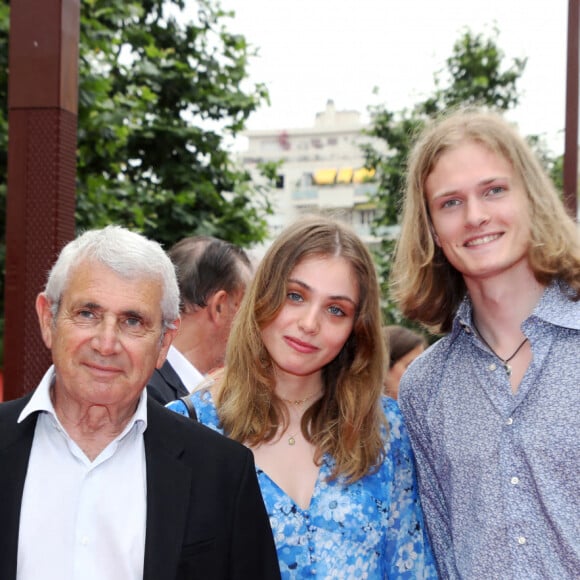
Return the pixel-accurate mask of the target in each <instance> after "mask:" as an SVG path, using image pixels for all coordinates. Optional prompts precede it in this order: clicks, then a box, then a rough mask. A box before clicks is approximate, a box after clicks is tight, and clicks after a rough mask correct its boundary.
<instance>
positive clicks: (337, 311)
mask: <svg viewBox="0 0 580 580" xmlns="http://www.w3.org/2000/svg"><path fill="white" fill-rule="evenodd" d="M328 311H329V312H330V313H331V314H333V315H334V316H346V314H345V312H344V310H343V309H342V308H339V307H338V306H330V307H329V308H328Z"/></svg>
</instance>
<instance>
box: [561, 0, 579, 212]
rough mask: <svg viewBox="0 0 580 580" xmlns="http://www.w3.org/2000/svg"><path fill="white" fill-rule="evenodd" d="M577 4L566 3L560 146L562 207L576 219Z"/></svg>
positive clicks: (576, 1)
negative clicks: (562, 139) (563, 119)
mask: <svg viewBox="0 0 580 580" xmlns="http://www.w3.org/2000/svg"><path fill="white" fill-rule="evenodd" d="M578 4H579V0H569V2H568V56H567V60H566V63H567V64H566V137H565V146H564V204H565V206H566V209H567V210H568V212H569V213H570V215H571V216H572V217H573V218H574V219H575V220H577V219H578V81H579V79H578V28H579V27H580V11H579V8H578Z"/></svg>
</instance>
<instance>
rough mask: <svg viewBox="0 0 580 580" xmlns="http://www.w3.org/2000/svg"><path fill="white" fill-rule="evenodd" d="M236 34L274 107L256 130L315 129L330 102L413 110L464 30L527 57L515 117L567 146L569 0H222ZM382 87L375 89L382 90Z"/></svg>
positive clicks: (255, 121) (260, 116)
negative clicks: (249, 49) (250, 52)
mask: <svg viewBox="0 0 580 580" xmlns="http://www.w3.org/2000/svg"><path fill="white" fill-rule="evenodd" d="M221 4H222V7H223V8H224V9H227V10H233V11H235V17H234V18H233V19H226V20H225V22H224V23H225V24H226V27H227V29H228V31H230V32H236V33H240V34H243V35H244V36H245V37H246V40H247V41H248V42H249V43H250V44H251V45H252V46H253V47H255V48H257V49H258V51H259V56H257V57H256V58H253V59H252V61H251V64H250V67H249V72H250V80H251V81H252V82H254V83H256V82H262V83H264V84H266V86H267V87H268V89H269V92H270V100H271V105H270V106H267V105H263V106H262V108H261V109H260V110H259V111H257V112H256V113H254V114H253V115H252V116H251V117H250V119H249V122H248V123H247V128H248V129H250V130H261V129H281V130H283V129H292V128H307V127H311V126H312V125H313V124H314V118H315V115H316V113H318V112H321V111H323V110H324V109H325V107H326V103H327V101H328V100H330V99H332V100H333V101H334V104H335V106H336V109H337V110H356V111H359V112H360V113H361V115H362V119H363V121H366V120H368V115H367V111H368V107H369V106H370V105H377V104H383V105H385V106H386V108H387V109H388V110H391V111H399V110H402V109H403V108H405V107H410V106H412V105H413V104H414V103H416V102H418V101H419V100H420V99H421V98H422V97H424V96H427V95H430V94H431V93H432V92H433V90H434V88H435V84H434V73H435V72H436V71H438V70H441V69H444V68H445V61H446V59H447V58H448V57H449V56H450V55H451V54H452V49H453V44H454V43H455V41H456V40H457V39H458V38H459V37H460V35H461V33H462V32H463V31H465V30H467V29H468V30H470V31H471V32H472V33H474V34H478V33H484V34H485V35H486V36H489V35H491V34H492V32H493V30H494V28H497V29H498V31H499V34H498V36H497V40H496V42H497V45H498V46H499V47H500V48H501V49H502V50H503V52H504V54H505V59H504V61H505V62H506V63H509V62H511V60H512V59H514V58H527V59H528V62H527V66H526V69H525V71H524V73H523V75H522V77H521V80H520V82H519V85H518V86H519V92H520V95H521V101H520V104H519V105H518V108H517V110H515V111H513V112H512V113H510V114H509V115H508V116H509V118H510V119H511V120H513V121H515V122H517V123H518V125H519V127H520V130H521V131H522V133H524V134H526V135H530V134H535V135H542V136H543V137H544V138H545V140H546V143H547V144H548V146H549V148H550V149H551V150H552V151H553V152H554V153H556V154H560V153H562V152H563V149H564V124H565V104H566V53H567V29H568V25H567V18H568V1H567V0H550V1H549V2H548V1H546V0H525V1H518V0H485V1H482V0H221ZM375 88H376V89H377V92H376V93H375V92H374V89H375Z"/></svg>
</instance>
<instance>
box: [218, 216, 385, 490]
mask: <svg viewBox="0 0 580 580" xmlns="http://www.w3.org/2000/svg"><path fill="white" fill-rule="evenodd" d="M324 256H341V257H343V258H345V259H346V260H347V261H348V262H349V263H350V264H351V266H352V269H353V272H354V274H355V276H356V279H357V281H358V287H359V294H360V296H359V303H358V307H357V311H356V314H355V320H354V326H353V330H352V332H351V334H350V336H349V337H348V339H347V340H346V343H345V344H344V346H343V348H342V350H341V351H340V352H339V354H338V355H337V356H336V358H335V359H334V360H332V361H331V362H330V363H328V365H327V366H326V367H325V368H324V369H323V373H322V374H323V386H324V394H323V396H322V398H321V399H319V400H318V401H316V402H315V403H314V404H313V405H311V406H310V407H309V408H308V409H307V410H306V412H305V413H304V416H303V418H302V425H301V427H302V433H303V434H304V437H305V438H306V439H307V440H308V441H310V442H311V443H313V444H314V445H315V446H316V454H315V461H316V462H317V463H319V462H320V461H321V459H322V456H323V454H325V453H328V454H329V455H331V456H332V457H333V458H334V460H335V468H334V471H333V474H332V477H336V476H338V475H341V476H344V477H345V478H346V479H347V480H349V481H356V480H357V479H359V478H361V477H363V476H364V475H366V474H367V473H369V472H371V471H372V470H373V469H374V468H376V467H378V465H379V464H380V462H381V461H382V459H383V454H384V443H385V441H384V434H385V430H384V428H385V427H386V421H385V418H384V413H383V411H382V409H381V405H380V396H381V390H382V378H383V376H382V375H383V369H384V360H385V356H386V353H385V347H384V343H383V340H382V336H381V314H380V306H379V285H378V281H377V277H376V272H375V266H374V263H373V260H372V258H371V256H370V253H369V251H368V250H367V248H366V246H365V245H364V244H363V242H362V241H361V240H360V239H359V237H358V236H357V235H356V234H355V233H354V232H353V231H352V230H351V229H350V228H349V227H348V226H345V225H344V224H342V223H340V222H338V221H335V220H332V219H328V218H323V217H319V216H316V217H305V218H303V219H300V221H298V222H296V223H295V224H293V225H291V226H290V227H288V228H287V229H286V230H285V231H283V232H282V234H281V235H280V236H279V237H278V238H277V239H276V240H275V241H274V243H273V244H272V246H271V247H270V248H269V250H268V251H267V253H266V255H265V256H264V258H263V259H262V260H261V262H260V264H259V265H258V268H257V271H256V274H255V277H254V279H253V281H252V284H251V286H250V288H249V289H248V291H247V292H246V295H245V297H244V299H243V301H242V304H241V306H240V310H239V311H238V313H237V315H236V319H235V321H234V325H233V327H232V332H231V335H230V339H229V341H228V347H227V353H226V366H225V369H224V370H223V371H222V372H221V374H220V375H219V376H217V377H216V383H215V389H216V396H215V399H216V406H217V410H218V415H219V418H220V421H221V424H222V427H223V429H224V432H225V434H226V435H228V436H229V437H231V438H233V439H236V440H237V441H241V442H244V443H246V444H248V445H250V446H256V445H258V444H260V443H262V442H266V441H272V440H273V439H274V438H275V437H276V436H277V434H278V433H279V432H280V430H283V429H285V428H286V426H287V425H288V414H287V410H286V407H285V405H284V404H283V403H282V401H281V400H280V399H279V398H278V397H277V396H276V394H275V380H274V372H273V366H272V360H271V358H270V355H269V353H268V351H267V350H266V348H265V346H264V342H263V340H262V333H261V329H262V328H263V327H264V326H265V325H267V324H268V323H269V322H271V321H272V320H273V319H275V318H276V316H277V315H278V313H279V312H280V310H281V308H282V306H283V304H284V301H285V299H286V294H287V281H288V279H289V277H290V274H291V272H292V271H293V270H294V268H295V267H296V265H297V264H299V263H300V262H301V261H302V260H305V259H307V258H311V257H324Z"/></svg>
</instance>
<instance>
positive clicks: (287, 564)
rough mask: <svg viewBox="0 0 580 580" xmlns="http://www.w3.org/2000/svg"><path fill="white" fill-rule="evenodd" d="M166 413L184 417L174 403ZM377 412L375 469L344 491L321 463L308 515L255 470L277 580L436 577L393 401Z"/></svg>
mask: <svg viewBox="0 0 580 580" xmlns="http://www.w3.org/2000/svg"><path fill="white" fill-rule="evenodd" d="M191 400H192V402H193V404H194V406H195V408H196V412H197V415H198V419H199V420H200V421H201V422H202V423H204V424H206V425H208V426H209V427H211V428H213V429H215V430H216V431H219V432H221V429H220V428H219V419H218V416H217V413H216V409H215V406H214V404H213V401H212V398H211V394H210V393H209V392H208V391H207V390H201V391H197V392H194V393H193V394H192V395H191ZM167 407H169V408H170V409H172V410H174V411H176V412H178V413H181V414H183V415H186V416H187V410H186V408H185V405H184V404H183V403H182V402H181V401H172V402H171V403H168V404H167ZM384 409H385V413H386V415H387V418H388V421H389V425H390V436H389V440H388V443H387V447H386V451H387V456H386V459H385V461H384V463H383V465H381V467H380V469H379V470H378V471H377V472H376V473H373V474H371V475H367V476H365V477H363V478H362V479H360V480H359V481H357V482H356V483H353V484H350V485H347V484H345V483H344V481H343V480H341V479H338V480H334V481H328V477H329V475H330V473H331V471H332V467H333V461H332V459H331V458H330V457H328V456H325V457H324V459H323V463H322V466H321V468H320V473H319V476H318V479H317V482H316V485H315V489H314V494H313V496H312V500H311V503H310V506H309V507H308V509H302V508H300V507H299V506H298V505H296V503H295V502H294V501H293V500H292V499H291V498H290V497H289V496H288V495H287V494H286V493H285V492H284V491H283V490H282V489H280V488H279V487H278V486H277V485H276V483H275V482H274V481H272V480H271V479H270V478H269V477H268V475H267V474H266V473H265V472H264V471H262V470H261V469H259V467H256V472H257V475H258V481H259V483H260V488H261V490H262V496H263V498H264V503H265V504H266V509H267V511H268V514H269V517H270V523H271V525H272V530H273V533H274V539H275V541H276V547H277V550H278V559H279V561H280V568H281V573H282V578H283V579H284V580H294V579H296V580H298V579H305V578H312V579H317V578H319V579H325V580H326V579H329V578H332V579H333V580H339V579H345V580H351V579H352V578H366V579H368V580H379V579H383V578H393V579H394V578H401V579H403V578H406V579H409V580H419V579H423V578H425V579H427V578H437V574H436V571H435V565H434V562H433V557H432V555H431V550H430V547H429V544H428V540H427V537H426V534H425V531H424V525H423V516H422V512H421V507H420V504H419V500H418V497H417V484H416V479H415V472H414V466H413V456H412V452H411V446H410V443H409V439H408V436H407V432H406V429H405V426H404V423H403V420H402V416H401V414H400V411H399V409H398V406H397V404H396V403H395V401H393V400H392V399H387V398H385V399H384Z"/></svg>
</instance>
